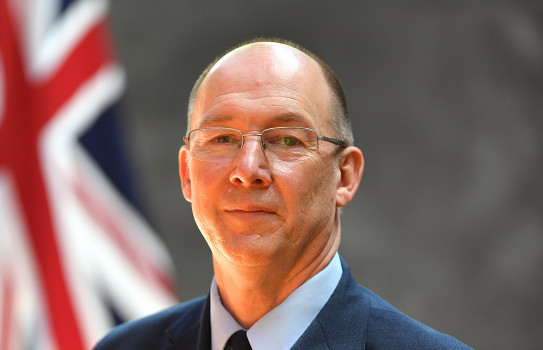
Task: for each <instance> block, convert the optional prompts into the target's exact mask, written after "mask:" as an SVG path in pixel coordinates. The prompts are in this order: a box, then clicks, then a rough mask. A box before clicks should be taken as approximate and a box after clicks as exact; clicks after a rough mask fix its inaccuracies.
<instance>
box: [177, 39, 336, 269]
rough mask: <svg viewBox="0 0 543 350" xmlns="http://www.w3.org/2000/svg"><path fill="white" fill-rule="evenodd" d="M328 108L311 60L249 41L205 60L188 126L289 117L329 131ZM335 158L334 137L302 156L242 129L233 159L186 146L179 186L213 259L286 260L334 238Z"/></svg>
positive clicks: (250, 127)
mask: <svg viewBox="0 0 543 350" xmlns="http://www.w3.org/2000/svg"><path fill="white" fill-rule="evenodd" d="M329 110H330V92H329V88H328V85H327V84H326V82H325V80H324V77H323V76H322V73H321V70H320V67H319V66H318V65H317V64H316V63H315V62H314V61H313V60H311V59H310V58H309V57H307V56H306V55H304V54H302V53H301V52H299V51H297V50H295V49H293V48H290V47H288V46H285V45H281V44H257V45H251V46H249V47H243V48H241V49H238V50H236V51H234V52H232V53H230V54H229V55H227V56H226V57H225V58H224V59H223V60H221V61H220V62H219V63H218V64H217V65H216V66H215V68H213V69H212V71H211V72H210V74H209V75H208V76H207V77H206V79H205V80H204V82H203V84H202V86H201V87H200V90H199V92H198V95H197V99H196V103H195V106H194V113H193V116H192V125H191V128H192V129H197V128H204V127H229V128H235V129H239V130H241V131H242V132H243V133H258V132H260V131H262V130H264V129H266V128H271V127H278V126H293V127H308V128H312V129H315V130H316V131H317V132H318V133H319V134H320V135H326V136H331V137H333V136H334V134H333V131H332V128H331V126H330V124H329V121H328V113H329ZM334 157H335V149H334V146H333V145H332V144H329V143H327V142H321V143H320V145H319V149H318V150H317V151H315V152H312V153H311V154H310V155H309V156H308V157H305V158H301V159H299V160H297V161H290V162H282V161H276V160H272V159H271V158H268V157H267V156H266V153H265V152H264V151H263V150H262V148H261V146H260V138H259V137H258V136H246V137H245V143H244V145H243V148H242V149H241V150H239V153H238V156H237V157H236V158H235V159H234V160H233V161H231V162H203V161H200V160H197V159H193V158H190V156H189V152H188V150H187V148H186V146H185V147H184V148H183V149H182V150H181V153H180V163H181V164H180V172H181V177H182V184H183V193H184V195H185V197H186V198H187V199H188V200H189V201H191V202H192V210H193V213H194V217H195V220H196V223H197V224H198V227H199V228H200V230H201V232H202V233H203V235H204V237H205V239H206V240H207V242H208V244H209V246H210V248H211V250H212V252H213V256H214V258H215V259H227V260H229V261H230V262H233V263H236V264H240V265H245V266H258V265H263V264H271V263H275V264H277V262H281V263H283V262H284V263H285V264H286V266H289V265H291V264H290V263H292V262H294V263H295V262H299V261H304V260H305V259H307V261H311V259H315V258H316V257H317V256H318V255H319V254H322V252H323V251H325V250H326V249H327V248H329V249H330V248H331V246H332V245H333V244H335V243H334V242H335V241H338V240H339V237H338V235H339V232H338V230H337V227H335V226H334V225H335V220H336V216H335V215H336V187H337V185H338V182H339V181H340V172H339V170H338V169H337V166H336V165H335V162H334ZM185 161H186V165H185V164H184V163H185ZM280 265H283V264H280ZM278 268H280V266H278Z"/></svg>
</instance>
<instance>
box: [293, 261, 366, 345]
mask: <svg viewBox="0 0 543 350" xmlns="http://www.w3.org/2000/svg"><path fill="white" fill-rule="evenodd" d="M341 266H342V268H343V274H342V276H341V279H340V281H339V284H338V286H337V287H336V290H335V291H334V293H333V294H332V296H331V297H330V299H329V300H328V302H327V303H326V304H325V305H324V307H323V308H322V310H321V311H320V312H319V314H318V315H317V317H316V318H315V319H314V320H313V322H312V323H311V324H310V325H309V327H308V328H307V330H306V331H305V332H304V334H302V336H301V337H300V339H298V341H297V342H296V344H294V346H293V347H292V349H299V350H302V349H322V350H325V349H326V350H328V349H364V346H365V343H366V329H367V324H368V317H369V310H370V308H369V305H368V303H367V301H366V300H364V299H363V298H362V296H361V293H360V292H359V291H357V289H358V285H357V284H356V282H355V280H354V279H353V277H352V275H351V272H350V271H349V267H348V266H347V264H346V263H345V261H344V260H343V259H341Z"/></svg>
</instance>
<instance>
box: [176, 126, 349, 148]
mask: <svg viewBox="0 0 543 350" xmlns="http://www.w3.org/2000/svg"><path fill="white" fill-rule="evenodd" d="M217 129H221V130H232V131H236V132H239V133H240V135H241V143H240V145H239V149H242V148H243V144H244V143H245V136H260V147H262V149H263V150H266V145H265V144H264V142H262V134H263V133H265V132H266V131H268V130H277V129H304V130H309V131H312V132H314V133H315V135H317V148H316V149H315V150H317V149H319V141H326V142H330V143H333V144H334V145H338V146H341V147H343V148H346V147H347V146H348V144H347V142H345V141H343V140H338V139H334V138H332V137H328V136H322V135H319V133H318V132H317V130H315V129H311V128H306V127H303V126H276V127H273V128H267V129H264V130H262V131H261V132H259V133H258V132H248V133H243V132H242V131H241V130H239V129H234V128H228V127H209V128H198V129H193V130H191V131H189V133H188V135H187V136H185V137H183V141H185V144H186V145H187V147H188V148H189V151H190V134H192V133H193V132H194V131H198V130H217Z"/></svg>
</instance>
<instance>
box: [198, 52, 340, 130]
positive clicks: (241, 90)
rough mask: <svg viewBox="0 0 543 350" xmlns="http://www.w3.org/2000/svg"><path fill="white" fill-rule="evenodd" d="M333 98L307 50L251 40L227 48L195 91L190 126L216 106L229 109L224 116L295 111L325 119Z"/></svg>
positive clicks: (206, 115) (312, 117)
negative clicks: (252, 42)
mask: <svg viewBox="0 0 543 350" xmlns="http://www.w3.org/2000/svg"><path fill="white" fill-rule="evenodd" d="M330 97H331V93H330V88H329V86H328V84H327V83H326V80H325V78H324V75H323V72H322V69H321V67H320V66H319V64H318V63H317V62H315V61H314V60H313V59H312V58H310V57H309V56H307V55H306V54H304V53H302V52H301V51H298V50H297V49H295V48H292V47H290V46H287V45H283V44H277V43H257V44H250V45H247V46H243V47H241V48H238V49H236V50H234V51H232V52H230V53H228V54H227V55H225V56H224V57H223V58H221V59H220V60H219V61H218V62H217V64H216V65H215V66H214V67H213V68H212V69H211V70H210V71H209V73H208V75H207V76H206V78H205V79H204V80H203V82H202V85H201V86H200V89H199V91H198V93H197V95H196V100H195V105H194V111H193V118H192V119H193V120H192V126H193V128H194V127H197V126H198V125H200V124H201V121H203V120H207V119H209V118H210V116H213V113H216V112H217V110H218V111H220V113H225V110H227V112H226V114H227V115H221V116H220V117H224V118H227V119H228V118H230V119H232V118H235V115H237V114H238V113H237V112H240V113H241V112H243V111H247V110H250V111H251V112H255V111H256V112H262V113H266V112H269V113H276V114H278V115H282V118H284V116H285V115H288V114H289V112H291V113H290V114H292V115H293V116H295V117H296V115H297V114H301V115H302V116H303V115H306V116H307V117H310V118H311V119H312V121H313V122H314V123H315V124H323V121H325V120H327V119H328V114H329V113H328V112H329V106H330ZM289 110H291V111H289Z"/></svg>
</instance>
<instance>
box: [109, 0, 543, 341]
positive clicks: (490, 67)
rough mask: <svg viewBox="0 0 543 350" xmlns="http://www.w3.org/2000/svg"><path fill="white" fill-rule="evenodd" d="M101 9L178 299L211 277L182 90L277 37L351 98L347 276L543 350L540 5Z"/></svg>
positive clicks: (400, 302)
mask: <svg viewBox="0 0 543 350" xmlns="http://www.w3.org/2000/svg"><path fill="white" fill-rule="evenodd" d="M111 16H112V28H113V32H114V37H115V41H116V45H117V48H118V52H119V56H120V59H121V61H122V62H123V64H124V66H125V68H126V72H127V76H128V88H127V93H126V98H125V101H124V102H125V103H124V112H125V113H124V114H125V115H124V117H125V119H124V122H125V125H126V126H127V127H128V137H129V140H130V142H131V147H132V150H133V152H132V155H133V161H134V163H135V165H136V167H135V168H136V171H137V174H136V176H137V177H138V179H139V183H140V186H141V190H142V193H143V197H144V199H145V201H146V204H147V209H148V212H149V214H150V216H151V218H152V220H153V225H154V227H155V228H156V230H157V231H158V232H159V233H160V234H161V235H162V236H163V237H164V239H165V240H166V242H167V245H168V247H169V249H170V250H171V252H172V255H173V258H174V260H175V263H176V266H177V269H178V286H179V291H180V294H181V297H182V298H183V299H184V300H187V299H190V298H193V297H195V296H198V295H201V294H204V293H207V290H208V288H209V284H210V280H211V276H212V268H211V259H210V253H209V249H208V248H207V246H206V244H205V242H204V240H203V239H202V238H201V236H200V233H199V232H198V230H197V228H196V225H195V224H194V221H193V219H192V214H191V211H190V205H189V204H188V203H187V202H185V200H184V199H183V197H182V194H181V191H180V186H179V180H178V170H177V151H178V148H179V147H180V146H181V144H182V136H183V135H184V132H185V111H186V107H187V96H188V93H189V91H190V88H191V87H192V84H193V82H194V81H195V80H196V78H197V76H198V75H199V73H200V72H201V70H202V69H203V68H204V67H205V66H206V65H207V64H208V62H210V61H211V60H212V59H213V58H214V57H215V56H216V55H217V54H219V53H221V52H222V51H224V50H225V49H227V48H228V47H229V46H231V45H233V44H236V43H238V42H240V41H243V40H246V39H249V38H251V37H254V36H259V35H264V36H279V37H284V38H287V39H290V40H293V41H296V42H298V43H300V44H302V45H303V46H305V47H307V48H309V49H310V50H312V51H314V52H315V53H316V54H317V55H319V56H320V57H321V58H323V59H324V61H326V62H327V63H329V64H330V66H332V67H333V68H334V70H335V71H336V73H337V75H338V76H339V78H340V79H341V81H342V82H343V84H344V87H345V90H346V93H347V97H348V101H349V107H350V113H351V117H352V124H353V128H354V132H355V139H356V144H357V145H358V146H359V147H360V148H362V150H363V152H364V154H365V158H366V170H365V173H364V177H363V179H362V185H361V188H360V190H359V192H358V194H357V197H356V199H355V200H354V201H353V202H352V203H351V204H350V206H348V207H347V208H346V209H345V210H344V215H343V217H342V221H343V240H342V246H341V253H342V254H343V256H344V257H345V258H346V260H347V261H348V262H349V264H350V267H351V270H352V271H353V273H354V275H355V277H356V278H357V280H358V282H359V283H361V284H364V285H365V286H367V287H368V288H370V289H372V290H374V291H375V292H377V293H378V294H380V295H381V296H383V297H384V298H386V299H388V300H389V301H390V302H391V303H392V304H394V305H395V306H397V307H398V308H399V309H401V310H402V311H404V312H406V313H407V314H409V315H411V316H413V317H415V318H418V319H420V320H421V321H423V322H426V323H428V324H430V325H431V326H433V327H434V328H437V329H438V330H441V331H444V332H448V333H451V334H453V335H455V336H456V337H458V338H459V339H461V340H463V341H465V342H467V343H468V344H470V345H472V346H474V347H476V348H481V349H482V348H487V349H511V348H514V349H541V348H543V337H542V335H543V301H542V300H541V299H542V297H543V281H542V278H541V277H542V270H543V269H542V267H543V218H542V213H543V205H542V204H543V203H542V202H543V200H542V197H543V196H542V193H543V190H542V187H543V186H542V181H541V178H540V174H541V173H542V171H543V161H542V155H543V154H542V153H543V152H542V147H543V145H542V136H543V127H542V116H543V2H541V1H532V2H527V1H513V0H511V1H499V2H498V1H495V2H491V1H448V2H445V1H409V2H408V1H405V2H399V1H357V2H355V1H352V2H350V1H315V0H314V1H309V0H304V1H292V0H291V1H286V0H283V1H273V2H272V1H260V0H255V1H239V0H231V1H216V2H208V1H196V0H188V1H164V0H158V1H144V0H130V1H128V0H116V1H113V2H112V6H111Z"/></svg>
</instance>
